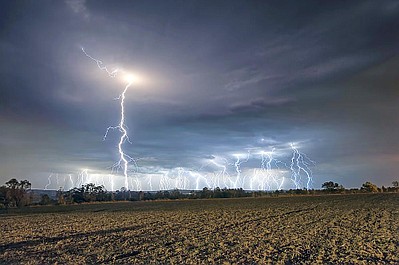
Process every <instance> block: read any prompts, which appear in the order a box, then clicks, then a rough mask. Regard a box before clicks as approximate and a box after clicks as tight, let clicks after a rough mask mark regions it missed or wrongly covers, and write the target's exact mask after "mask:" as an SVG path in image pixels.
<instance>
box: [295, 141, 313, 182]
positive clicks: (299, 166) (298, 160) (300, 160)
mask: <svg viewBox="0 0 399 265" xmlns="http://www.w3.org/2000/svg"><path fill="white" fill-rule="evenodd" d="M290 146H291V149H292V158H291V164H290V169H291V172H292V177H293V178H292V181H293V182H294V185H295V187H296V188H297V189H300V188H301V187H300V181H301V172H303V173H304V174H305V175H306V189H310V187H311V183H312V178H313V177H312V171H311V170H310V168H309V166H310V165H315V164H316V163H315V162H314V161H312V160H311V159H309V158H308V156H307V155H306V154H303V153H301V152H299V150H298V149H297V148H296V147H295V145H294V144H293V143H291V144H290Z"/></svg>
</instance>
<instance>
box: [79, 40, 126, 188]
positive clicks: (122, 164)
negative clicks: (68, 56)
mask: <svg viewBox="0 0 399 265" xmlns="http://www.w3.org/2000/svg"><path fill="white" fill-rule="evenodd" d="M82 52H83V53H84V54H85V55H86V56H87V57H88V58H90V59H91V60H92V61H94V62H96V64H97V67H98V68H99V69H100V70H102V71H105V72H106V73H107V74H108V75H109V76H110V77H111V78H114V77H116V76H117V75H118V73H119V72H124V71H122V70H119V69H114V70H109V69H108V68H107V67H106V66H105V65H104V64H103V62H102V61H101V60H98V59H96V58H94V57H92V56H91V55H89V54H88V53H87V52H86V51H85V49H84V48H82ZM125 74H126V73H125ZM126 81H127V84H126V86H125V88H124V90H123V91H122V93H121V94H120V95H119V97H118V98H117V99H118V100H119V102H120V120H119V124H118V125H116V126H109V127H108V128H107V130H106V132H105V134H104V138H103V139H104V140H105V139H106V138H107V136H108V133H109V131H110V130H115V129H117V130H119V132H120V133H121V136H120V138H119V142H118V154H119V161H117V162H116V163H115V164H114V165H113V170H115V171H116V173H118V172H119V170H120V169H122V172H123V176H124V178H125V181H124V185H125V188H126V189H129V181H128V166H129V163H130V162H134V159H133V158H132V157H131V156H129V155H127V154H126V153H125V151H124V149H123V144H124V143H125V142H126V141H127V142H129V143H131V142H130V140H129V136H128V132H127V127H126V124H125V99H126V91H127V90H128V89H129V87H130V86H131V85H132V82H133V80H132V78H131V77H129V76H127V78H126Z"/></svg>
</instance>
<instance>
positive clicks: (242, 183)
mask: <svg viewBox="0 0 399 265" xmlns="http://www.w3.org/2000/svg"><path fill="white" fill-rule="evenodd" d="M286 146H287V147H289V148H282V150H278V149H276V148H273V147H268V148H267V150H264V149H266V148H261V147H258V148H253V149H251V150H250V151H247V152H242V153H235V154H228V155H221V154H219V155H213V156H211V158H210V159H202V160H201V161H198V162H199V166H198V169H193V168H184V167H176V168H169V169H168V168H160V167H140V172H135V173H134V174H131V175H128V178H126V177H124V176H120V175H114V174H112V173H109V172H104V171H96V170H94V169H90V170H89V169H84V170H82V171H81V172H80V173H78V174H76V175H73V174H69V175H65V176H60V175H59V174H51V175H50V176H49V181H48V184H47V185H46V189H54V188H59V187H62V188H64V189H69V188H72V187H74V185H76V186H80V185H82V184H87V183H94V184H96V185H104V186H105V187H106V188H107V189H110V190H115V188H118V189H119V188H120V187H126V186H127V187H129V189H130V190H137V191H139V190H171V189H181V190H200V189H202V188H204V187H208V188H211V189H214V188H216V187H219V188H243V189H245V190H263V191H274V190H281V189H303V188H306V189H311V188H312V182H313V179H312V178H313V176H312V171H311V169H310V168H311V167H313V166H314V165H315V162H313V161H312V160H310V159H309V158H308V156H307V155H306V154H303V153H301V152H300V151H299V149H298V147H297V146H296V145H295V144H286ZM128 173H129V172H128ZM126 181H127V182H126ZM56 183H57V184H56Z"/></svg>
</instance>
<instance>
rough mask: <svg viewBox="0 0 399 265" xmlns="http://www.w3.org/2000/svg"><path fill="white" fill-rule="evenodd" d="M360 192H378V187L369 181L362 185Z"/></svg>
mask: <svg viewBox="0 0 399 265" xmlns="http://www.w3.org/2000/svg"><path fill="white" fill-rule="evenodd" d="M361 190H362V191H365V192H378V187H377V185H375V184H373V183H371V182H370V181H367V182H365V183H363V185H362V187H361Z"/></svg>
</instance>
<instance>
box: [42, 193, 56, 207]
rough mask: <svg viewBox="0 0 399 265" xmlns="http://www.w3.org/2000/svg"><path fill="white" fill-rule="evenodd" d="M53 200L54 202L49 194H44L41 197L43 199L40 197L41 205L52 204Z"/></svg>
mask: <svg viewBox="0 0 399 265" xmlns="http://www.w3.org/2000/svg"><path fill="white" fill-rule="evenodd" d="M52 202H53V201H52V200H51V199H50V197H49V196H48V194H43V195H42V197H41V199H40V202H39V204H40V205H49V204H52Z"/></svg>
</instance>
